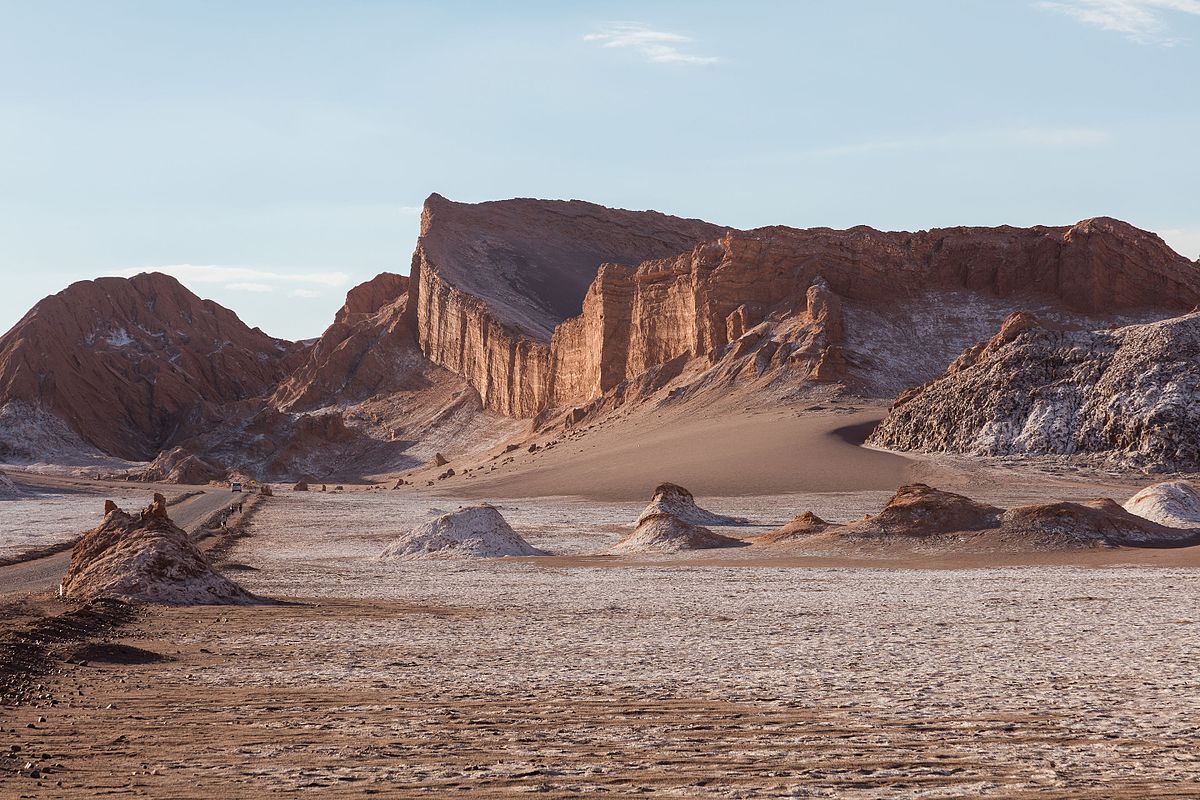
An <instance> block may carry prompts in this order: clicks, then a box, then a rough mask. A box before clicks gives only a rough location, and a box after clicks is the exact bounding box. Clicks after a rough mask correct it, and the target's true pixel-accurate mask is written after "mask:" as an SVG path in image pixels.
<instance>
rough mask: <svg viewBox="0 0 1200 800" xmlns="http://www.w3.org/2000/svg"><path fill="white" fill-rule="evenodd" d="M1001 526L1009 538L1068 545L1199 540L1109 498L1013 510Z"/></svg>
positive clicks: (1172, 543) (1163, 543)
mask: <svg viewBox="0 0 1200 800" xmlns="http://www.w3.org/2000/svg"><path fill="white" fill-rule="evenodd" d="M1001 525H1002V528H1003V530H1004V532H1005V533H1006V534H1009V535H1020V534H1027V535H1033V536H1036V537H1038V538H1041V539H1043V540H1045V539H1046V538H1047V537H1049V539H1050V540H1052V541H1053V540H1058V541H1061V542H1063V543H1067V544H1085V543H1089V542H1095V543H1104V544H1109V545H1132V546H1135V547H1137V546H1151V547H1172V546H1180V545H1186V544H1195V543H1197V542H1193V541H1192V540H1193V539H1195V538H1196V537H1195V535H1194V532H1193V531H1184V530H1180V529H1178V528H1168V527H1166V526H1164V525H1159V524H1158V523H1157V522H1152V521H1150V520H1148V519H1144V518H1143V517H1139V516H1137V515H1136V514H1130V513H1129V512H1128V511H1126V510H1125V509H1123V508H1121V506H1119V505H1118V504H1117V503H1116V501H1114V500H1109V499H1107V498H1100V499H1097V500H1089V501H1087V502H1086V503H1047V504H1044V505H1035V506H1023V507H1021V508H1012V509H1009V510H1008V511H1006V512H1004V515H1003V517H1001ZM1197 541H1198V542H1200V540H1197Z"/></svg>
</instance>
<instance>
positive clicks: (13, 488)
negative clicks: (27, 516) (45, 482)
mask: <svg viewBox="0 0 1200 800" xmlns="http://www.w3.org/2000/svg"><path fill="white" fill-rule="evenodd" d="M24 496H25V492H23V491H21V489H20V488H19V487H18V486H17V485H16V484H15V483H13V482H12V479H11V478H9V477H8V476H7V475H5V474H4V473H3V472H0V500H16V499H17V498H18V497H24Z"/></svg>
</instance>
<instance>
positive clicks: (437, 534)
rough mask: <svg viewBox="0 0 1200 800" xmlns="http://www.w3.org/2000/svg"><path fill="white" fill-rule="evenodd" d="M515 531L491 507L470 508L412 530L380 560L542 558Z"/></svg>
mask: <svg viewBox="0 0 1200 800" xmlns="http://www.w3.org/2000/svg"><path fill="white" fill-rule="evenodd" d="M544 555H546V554H545V553H544V552H543V551H541V550H538V549H537V548H536V547H533V546H532V545H530V544H529V543H528V542H526V541H525V540H524V539H523V538H521V535H520V534H519V533H517V532H516V531H514V530H513V529H512V528H511V527H510V526H509V524H508V522H507V521H506V520H505V519H504V517H503V515H501V514H500V512H499V511H498V510H496V508H495V507H494V506H490V505H487V504H484V505H479V506H469V507H467V508H461V509H459V510H458V511H454V512H451V513H449V514H443V515H442V516H440V517H438V518H437V519H435V520H432V521H430V522H426V523H425V524H424V525H419V526H417V527H416V528H413V529H412V530H411V531H409V532H408V533H407V534H405V535H404V536H402V537H400V538H399V539H397V540H396V541H394V542H392V543H391V544H390V545H388V546H387V549H385V550H384V551H383V555H382V556H381V558H383V559H384V560H389V559H407V558H426V557H437V558H500V557H503V556H544Z"/></svg>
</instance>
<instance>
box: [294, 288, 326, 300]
mask: <svg viewBox="0 0 1200 800" xmlns="http://www.w3.org/2000/svg"><path fill="white" fill-rule="evenodd" d="M320 296H321V293H320V292H318V291H316V290H315V289H292V297H305V298H309V299H311V298H313V297H320Z"/></svg>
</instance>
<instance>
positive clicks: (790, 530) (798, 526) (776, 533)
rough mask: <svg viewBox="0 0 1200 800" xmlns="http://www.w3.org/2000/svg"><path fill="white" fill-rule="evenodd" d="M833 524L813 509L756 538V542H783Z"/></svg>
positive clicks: (819, 531) (817, 531)
mask: <svg viewBox="0 0 1200 800" xmlns="http://www.w3.org/2000/svg"><path fill="white" fill-rule="evenodd" d="M832 527H833V526H832V525H830V524H829V523H828V522H826V521H825V520H823V519H821V518H820V517H818V516H817V515H816V514H814V513H813V512H811V511H805V512H804V513H803V514H798V515H797V516H795V517H793V518H792V520H791V521H790V522H788V523H787V524H786V525H783V526H782V527H779V528H776V529H775V530H773V531H770V532H768V533H764V534H763V535H762V536H759V537H758V538H757V539H755V544H783V543H785V542H791V541H795V540H797V539H804V538H805V537H808V536H812V535H813V534H816V533H822V532H824V531H827V530H829V529H830V528H832Z"/></svg>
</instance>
